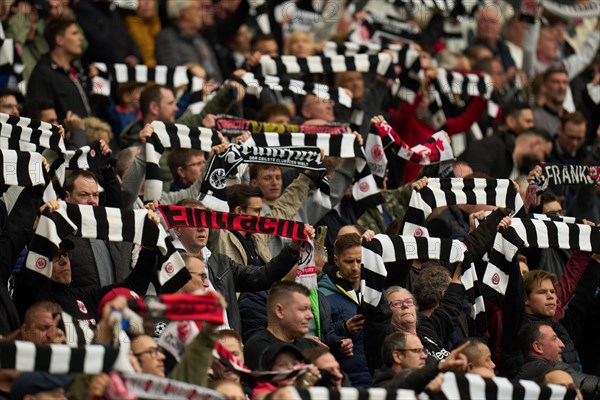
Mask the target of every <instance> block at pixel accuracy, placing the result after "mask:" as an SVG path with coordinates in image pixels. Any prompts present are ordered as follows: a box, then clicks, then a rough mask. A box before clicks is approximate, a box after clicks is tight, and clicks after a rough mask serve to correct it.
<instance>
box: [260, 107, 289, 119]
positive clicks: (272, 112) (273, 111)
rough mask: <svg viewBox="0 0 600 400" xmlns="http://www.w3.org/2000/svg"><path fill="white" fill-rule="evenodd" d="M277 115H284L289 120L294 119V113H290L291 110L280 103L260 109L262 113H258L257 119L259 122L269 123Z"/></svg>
mask: <svg viewBox="0 0 600 400" xmlns="http://www.w3.org/2000/svg"><path fill="white" fill-rule="evenodd" d="M276 115H284V116H286V117H288V118H292V113H291V112H290V109H289V108H287V107H286V106H285V105H283V104H279V103H271V104H267V105H266V106H264V107H263V108H261V109H260V111H259V112H258V116H257V119H258V120H259V121H268V120H269V119H270V118H271V117H274V116H276Z"/></svg>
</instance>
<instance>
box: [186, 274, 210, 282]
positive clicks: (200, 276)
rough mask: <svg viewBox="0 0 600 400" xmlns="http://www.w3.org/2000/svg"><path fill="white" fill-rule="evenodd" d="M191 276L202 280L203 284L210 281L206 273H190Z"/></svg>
mask: <svg viewBox="0 0 600 400" xmlns="http://www.w3.org/2000/svg"><path fill="white" fill-rule="evenodd" d="M190 275H194V276H197V277H198V278H200V280H201V281H202V282H204V281H206V280H208V274H207V273H206V272H203V273H200V272H190Z"/></svg>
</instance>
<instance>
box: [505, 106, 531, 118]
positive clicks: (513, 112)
mask: <svg viewBox="0 0 600 400" xmlns="http://www.w3.org/2000/svg"><path fill="white" fill-rule="evenodd" d="M524 110H531V106H530V105H529V104H525V103H515V104H511V105H509V106H508V107H506V108H505V109H503V110H502V114H503V115H502V120H503V121H506V118H508V117H509V116H511V117H513V118H518V117H519V115H521V113H522V112H523V111H524Z"/></svg>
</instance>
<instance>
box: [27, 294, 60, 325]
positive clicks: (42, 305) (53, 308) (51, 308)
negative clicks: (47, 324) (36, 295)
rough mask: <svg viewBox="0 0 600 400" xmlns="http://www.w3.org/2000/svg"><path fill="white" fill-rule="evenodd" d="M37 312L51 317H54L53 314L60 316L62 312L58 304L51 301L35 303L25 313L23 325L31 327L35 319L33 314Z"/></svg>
mask: <svg viewBox="0 0 600 400" xmlns="http://www.w3.org/2000/svg"><path fill="white" fill-rule="evenodd" d="M38 311H46V312H49V313H50V314H52V316H54V314H56V313H59V314H60V313H61V312H62V308H61V306H60V305H59V304H58V303H55V302H53V301H49V300H40V301H37V302H35V303H33V304H32V305H30V306H29V308H28V309H27V310H26V311H25V315H24V316H23V324H24V325H27V326H29V325H31V323H32V322H33V320H34V318H35V313H37V312H38Z"/></svg>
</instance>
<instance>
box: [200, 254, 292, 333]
mask: <svg viewBox="0 0 600 400" xmlns="http://www.w3.org/2000/svg"><path fill="white" fill-rule="evenodd" d="M297 261H298V252H297V251H295V250H292V249H291V248H290V247H289V246H286V247H284V248H283V250H281V253H279V254H278V255H277V256H276V257H274V258H273V259H272V260H271V261H269V262H268V263H267V264H266V265H265V266H261V267H257V266H252V265H248V266H244V265H240V264H237V263H236V262H235V261H233V260H232V259H231V258H229V257H227V256H226V255H223V254H212V255H211V256H210V258H209V259H208V261H207V263H206V268H207V269H208V275H209V277H210V282H211V283H212V284H213V286H214V287H215V290H217V291H218V292H219V293H221V294H222V295H223V296H225V300H227V304H228V305H229V306H228V307H227V319H228V322H229V326H230V327H231V329H235V330H236V331H238V332H242V322H241V319H240V310H239V307H238V301H237V298H236V296H235V293H236V292H255V291H259V290H267V289H269V288H270V287H271V285H272V284H274V283H275V282H277V281H280V280H281V279H283V277H284V276H285V275H286V274H287V273H288V272H290V270H291V269H292V267H293V266H294V265H295V264H296V262H297Z"/></svg>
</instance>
